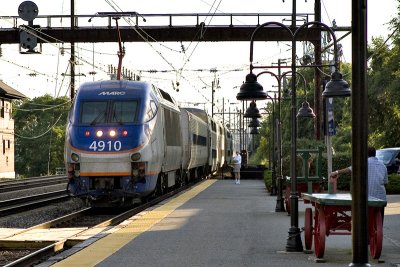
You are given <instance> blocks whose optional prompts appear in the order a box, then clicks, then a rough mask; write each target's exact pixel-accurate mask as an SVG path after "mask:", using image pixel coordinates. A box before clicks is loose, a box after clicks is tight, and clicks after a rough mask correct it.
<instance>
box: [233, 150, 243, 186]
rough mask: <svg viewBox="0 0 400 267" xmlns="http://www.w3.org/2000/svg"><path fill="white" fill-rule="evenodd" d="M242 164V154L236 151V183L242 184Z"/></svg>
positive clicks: (234, 162)
mask: <svg viewBox="0 0 400 267" xmlns="http://www.w3.org/2000/svg"><path fill="white" fill-rule="evenodd" d="M241 166H242V156H240V153H239V151H236V156H234V157H233V175H234V176H235V184H240V167H241Z"/></svg>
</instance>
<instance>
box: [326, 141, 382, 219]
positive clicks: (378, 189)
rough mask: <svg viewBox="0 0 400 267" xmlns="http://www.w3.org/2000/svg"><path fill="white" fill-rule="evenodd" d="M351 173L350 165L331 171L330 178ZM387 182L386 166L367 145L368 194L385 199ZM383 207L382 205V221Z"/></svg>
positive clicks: (335, 178) (333, 179) (333, 178)
mask: <svg viewBox="0 0 400 267" xmlns="http://www.w3.org/2000/svg"><path fill="white" fill-rule="evenodd" d="M345 173H351V166H350V167H347V168H344V169H341V170H337V171H334V172H332V173H331V175H330V179H331V181H333V182H337V178H339V175H341V174H345ZM387 183H388V173H387V168H386V166H385V165H384V164H383V163H382V162H380V161H379V160H378V158H377V157H376V149H375V148H374V147H372V146H370V147H368V195H369V196H371V197H375V198H379V199H382V200H385V201H386V189H385V185H386V184H387ZM384 212H385V207H382V209H381V213H382V223H383V217H384Z"/></svg>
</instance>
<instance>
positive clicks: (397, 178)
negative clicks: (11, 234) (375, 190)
mask: <svg viewBox="0 0 400 267" xmlns="http://www.w3.org/2000/svg"><path fill="white" fill-rule="evenodd" d="M386 193H387V194H400V175H398V174H390V175H389V183H388V184H387V186H386Z"/></svg>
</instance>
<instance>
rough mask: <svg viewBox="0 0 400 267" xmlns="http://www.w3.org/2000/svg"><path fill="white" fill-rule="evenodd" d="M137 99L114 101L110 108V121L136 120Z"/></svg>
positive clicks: (129, 121) (130, 121)
mask: <svg viewBox="0 0 400 267" xmlns="http://www.w3.org/2000/svg"><path fill="white" fill-rule="evenodd" d="M137 110H138V101H135V100H129V101H114V102H113V105H112V109H111V114H112V116H111V122H113V123H115V122H117V123H133V122H135V121H136V120H137Z"/></svg>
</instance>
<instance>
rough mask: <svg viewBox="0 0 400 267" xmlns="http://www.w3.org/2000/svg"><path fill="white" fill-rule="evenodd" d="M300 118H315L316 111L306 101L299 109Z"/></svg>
mask: <svg viewBox="0 0 400 267" xmlns="http://www.w3.org/2000/svg"><path fill="white" fill-rule="evenodd" d="M297 117H298V118H315V114H314V111H313V110H312V108H311V107H310V104H309V103H308V102H307V101H305V102H303V104H302V105H301V108H300V109H299V112H298V113H297Z"/></svg>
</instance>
